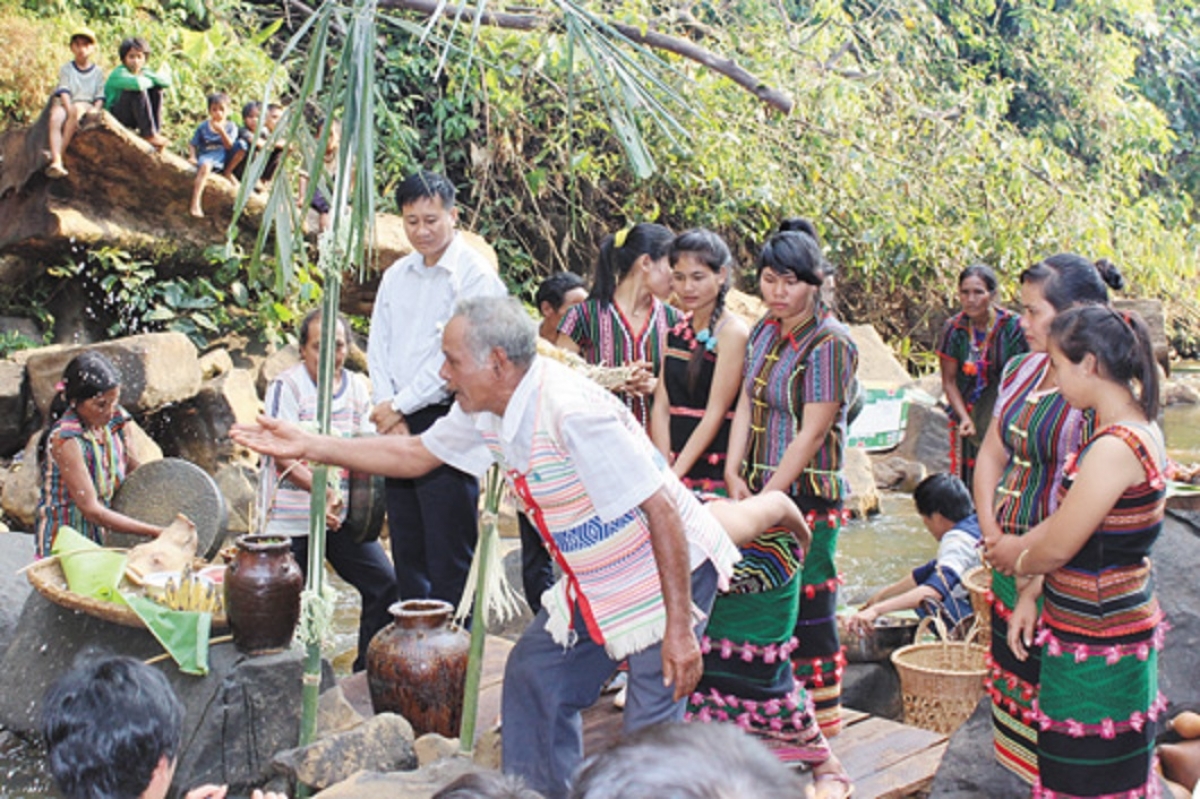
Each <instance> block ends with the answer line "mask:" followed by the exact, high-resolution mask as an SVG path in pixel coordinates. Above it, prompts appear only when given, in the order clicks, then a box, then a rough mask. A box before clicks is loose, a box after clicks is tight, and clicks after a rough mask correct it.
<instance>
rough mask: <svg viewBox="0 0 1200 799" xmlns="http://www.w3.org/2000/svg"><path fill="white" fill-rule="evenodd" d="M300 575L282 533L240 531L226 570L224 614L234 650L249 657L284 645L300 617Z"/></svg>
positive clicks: (285, 537)
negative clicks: (265, 533) (235, 547)
mask: <svg viewBox="0 0 1200 799" xmlns="http://www.w3.org/2000/svg"><path fill="white" fill-rule="evenodd" d="M302 590H304V574H303V572H301V571H300V566H299V565H298V564H297V563H296V559H295V558H293V557H292V542H291V540H290V539H289V538H287V536H278V535H243V536H241V537H239V538H238V540H237V554H236V555H234V558H233V561H232V562H231V563H230V564H229V568H228V570H227V571H226V573H225V612H226V613H227V614H228V616H229V630H230V632H231V633H233V642H234V644H235V645H237V648H238V649H240V650H241V651H243V652H245V653H247V654H250V655H263V654H267V653H270V652H279V651H281V650H283V649H287V647H288V646H289V645H291V643H292V634H293V633H295V631H296V622H297V621H299V620H300V592H301V591H302Z"/></svg>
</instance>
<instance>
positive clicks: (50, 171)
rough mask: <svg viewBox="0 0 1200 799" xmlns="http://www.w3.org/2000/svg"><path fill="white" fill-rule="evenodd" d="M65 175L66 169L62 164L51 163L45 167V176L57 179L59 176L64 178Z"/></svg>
mask: <svg viewBox="0 0 1200 799" xmlns="http://www.w3.org/2000/svg"><path fill="white" fill-rule="evenodd" d="M66 176H67V170H66V167H64V166H63V165H62V164H51V165H50V166H48V167H46V177H48V178H52V179H54V180H58V179H59V178H65V177H66Z"/></svg>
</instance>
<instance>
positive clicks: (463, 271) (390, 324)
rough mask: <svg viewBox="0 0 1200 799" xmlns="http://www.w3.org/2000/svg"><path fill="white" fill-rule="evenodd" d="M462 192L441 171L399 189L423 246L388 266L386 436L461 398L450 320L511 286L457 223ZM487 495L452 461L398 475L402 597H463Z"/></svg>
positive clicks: (395, 497)
mask: <svg viewBox="0 0 1200 799" xmlns="http://www.w3.org/2000/svg"><path fill="white" fill-rule="evenodd" d="M454 199H455V190H454V184H453V183H451V182H450V181H449V180H447V179H446V178H445V177H444V176H442V175H438V174H436V173H433V172H417V173H415V174H413V175H410V176H409V177H408V178H406V179H405V180H404V182H402V183H401V184H400V186H399V187H398V188H397V189H396V204H397V206H399V208H400V211H401V214H402V216H403V220H404V232H405V234H407V236H408V240H409V242H410V243H411V244H412V246H413V252H411V253H409V254H408V255H406V256H404V257H403V258H401V259H400V260H399V261H397V262H396V263H394V264H392V266H391V268H389V269H388V270H387V271H386V272H384V273H383V279H382V280H381V281H380V284H379V293H378V294H377V296H376V299H375V308H374V310H373V312H372V314H371V334H370V338H369V339H368V343H367V361H368V364H369V366H370V370H371V384H372V391H373V394H374V396H373V401H374V403H375V407H374V410H373V411H372V412H371V421H372V422H374V423H375V428H376V429H377V430H378V431H379V432H380V433H381V434H385V435H392V434H401V435H404V434H413V435H416V434H419V433H422V432H424V431H425V430H427V429H428V428H429V427H430V426H431V425H432V424H433V423H434V422H435V421H437V420H438V419H439V418H441V417H442V416H445V415H446V413H448V412H449V410H450V406H451V403H452V401H453V397H452V396H451V394H450V392H448V391H447V390H446V383H445V381H444V380H443V379H442V378H441V377H440V376H439V374H438V373H439V370H440V369H441V368H442V362H443V360H444V359H443V356H442V350H441V342H442V326H443V325H445V323H446V322H447V321H449V319H450V317H451V314H452V313H453V310H454V306H455V304H456V303H457V302H458V301H459V300H463V299H469V298H473V297H491V296H503V295H504V294H505V293H506V292H505V288H504V284H503V283H502V282H501V281H500V278H499V277H497V275H496V272H495V270H494V269H492V267H491V265H490V264H488V262H487V260H486V259H485V258H484V256H483V255H482V254H480V253H479V252H478V251H477V250H475V249H474V248H473V247H471V246H470V245H469V244H468V243H467V242H466V241H465V240H464V238H463V237H462V236H460V235H458V232H457V231H456V230H455V225H456V223H457V221H458V208H456V207H455V204H454ZM478 501H479V483H478V480H477V479H476V478H475V477H474V476H472V475H469V474H466V473H465V472H462V471H459V470H458V469H455V468H454V467H452V466H441V467H439V468H437V469H435V470H433V471H432V472H430V473H429V474H427V475H425V476H423V477H419V478H416V479H411V480H405V479H397V478H389V479H388V481H387V514H388V530H389V532H390V536H391V541H392V560H393V561H394V563H395V568H396V581H397V583H398V584H399V588H400V598H401V599H425V598H433V599H442V600H445V601H447V602H450V603H452V604H457V603H458V600H459V598H460V597H461V595H462V590H463V585H464V584H465V583H466V578H467V571H468V570H469V569H470V566H471V556H472V554H473V552H474V549H475V541H476V539H477V538H478V535H479V529H478V517H477V507H478Z"/></svg>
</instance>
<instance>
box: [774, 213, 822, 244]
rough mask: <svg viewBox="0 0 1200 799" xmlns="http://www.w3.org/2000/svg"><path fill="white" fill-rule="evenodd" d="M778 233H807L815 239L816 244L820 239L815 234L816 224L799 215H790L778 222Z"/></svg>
mask: <svg viewBox="0 0 1200 799" xmlns="http://www.w3.org/2000/svg"><path fill="white" fill-rule="evenodd" d="M779 232H780V233H807V234H808V235H810V236H812V237H813V239H815V240H816V242H817V243H818V244H820V243H821V239H820V237H819V236H817V226H816V225H814V224H813V223H812V221H811V220H808V219H805V218H804V217H800V216H792V217H788V218H787V219H785V220H783V221H782V222H780V223H779Z"/></svg>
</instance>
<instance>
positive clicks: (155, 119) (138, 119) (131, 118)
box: [110, 86, 162, 139]
mask: <svg viewBox="0 0 1200 799" xmlns="http://www.w3.org/2000/svg"><path fill="white" fill-rule="evenodd" d="M110 113H112V115H113V116H114V117H116V118H117V121H118V122H120V123H121V124H122V125H124V126H125V127H127V128H129V129H130V130H136V131H137V132H138V134H139V135H140V136H141V137H142V138H143V139H146V138H149V137H151V136H153V135H154V134H156V133H159V132H161V131H162V89H160V88H159V87H157V86H152V87H151V88H149V89H146V90H145V91H140V92H135V91H124V92H121V96H120V97H119V98H117V102H116V104H114V105H113V107H112V108H111V109H110Z"/></svg>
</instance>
